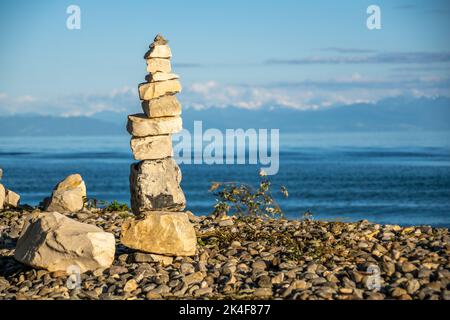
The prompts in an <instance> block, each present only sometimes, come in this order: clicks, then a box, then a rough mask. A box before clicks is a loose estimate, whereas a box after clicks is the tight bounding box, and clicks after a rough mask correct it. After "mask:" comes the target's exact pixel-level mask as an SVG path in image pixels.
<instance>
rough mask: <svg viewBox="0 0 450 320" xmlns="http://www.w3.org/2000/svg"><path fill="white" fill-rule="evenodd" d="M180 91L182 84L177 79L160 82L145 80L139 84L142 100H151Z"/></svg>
mask: <svg viewBox="0 0 450 320" xmlns="http://www.w3.org/2000/svg"><path fill="white" fill-rule="evenodd" d="M180 91H181V84H180V81H178V80H177V79H172V80H167V81H159V82H144V83H141V84H140V85H139V98H140V99H141V100H150V99H155V98H158V97H161V96H164V95H166V94H171V93H177V92H180Z"/></svg>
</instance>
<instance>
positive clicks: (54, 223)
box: [14, 212, 115, 272]
mask: <svg viewBox="0 0 450 320" xmlns="http://www.w3.org/2000/svg"><path fill="white" fill-rule="evenodd" d="M114 253H115V239H114V235H113V234H111V233H107V232H104V231H103V230H102V229H100V228H98V227H96V226H93V225H90V224H86V223H81V222H78V221H75V220H73V219H70V218H68V217H66V216H64V215H62V214H60V213H57V212H41V213H36V214H33V215H32V216H31V218H30V220H29V221H28V222H27V223H26V224H25V226H24V229H23V231H22V234H21V236H20V238H19V240H18V242H17V247H16V250H15V253H14V258H15V259H16V260H18V261H20V262H22V263H24V264H26V265H29V266H32V267H35V268H39V269H47V270H49V271H66V270H67V268H68V267H69V266H73V265H75V266H78V267H79V268H80V270H81V272H85V271H88V270H96V269H100V268H108V267H109V266H110V265H111V264H112V262H113V260H114Z"/></svg>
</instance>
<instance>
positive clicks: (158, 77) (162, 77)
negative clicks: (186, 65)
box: [145, 72, 179, 82]
mask: <svg viewBox="0 0 450 320" xmlns="http://www.w3.org/2000/svg"><path fill="white" fill-rule="evenodd" d="M178 78H179V76H178V75H176V74H175V73H165V72H155V73H150V74H148V75H147V76H145V80H147V81H148V82H158V81H167V80H172V79H178Z"/></svg>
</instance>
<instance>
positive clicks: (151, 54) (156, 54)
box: [144, 34, 172, 59]
mask: <svg viewBox="0 0 450 320" xmlns="http://www.w3.org/2000/svg"><path fill="white" fill-rule="evenodd" d="M168 42H169V41H167V40H166V39H164V37H163V36H162V35H160V34H158V35H157V36H156V37H155V39H154V40H153V42H152V43H151V44H150V50H148V51H147V52H146V53H145V55H144V58H145V59H151V58H163V59H170V57H172V52H171V51H170V48H169V46H168V45H167V43H168Z"/></svg>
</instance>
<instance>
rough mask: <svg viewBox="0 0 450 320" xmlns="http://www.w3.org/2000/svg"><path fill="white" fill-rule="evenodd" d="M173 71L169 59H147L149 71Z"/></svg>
mask: <svg viewBox="0 0 450 320" xmlns="http://www.w3.org/2000/svg"><path fill="white" fill-rule="evenodd" d="M170 71H172V66H171V64H170V60H169V59H160V58H152V59H147V72H149V73H155V72H164V73H170Z"/></svg>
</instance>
